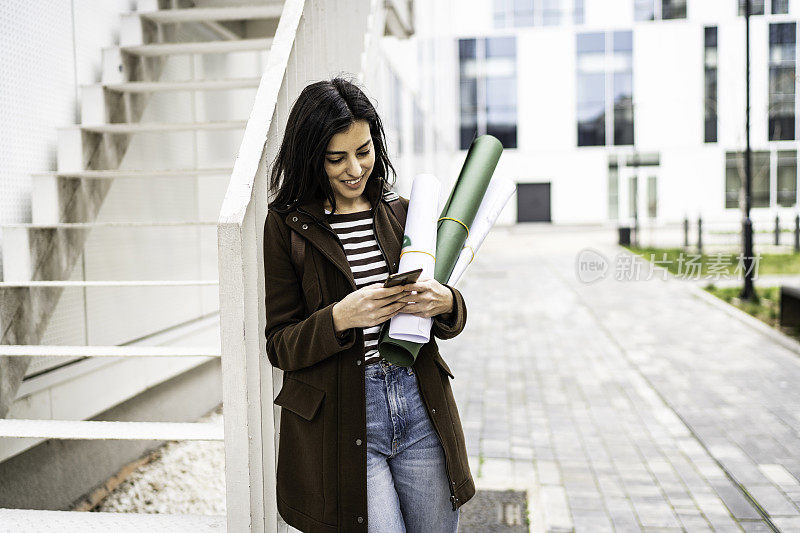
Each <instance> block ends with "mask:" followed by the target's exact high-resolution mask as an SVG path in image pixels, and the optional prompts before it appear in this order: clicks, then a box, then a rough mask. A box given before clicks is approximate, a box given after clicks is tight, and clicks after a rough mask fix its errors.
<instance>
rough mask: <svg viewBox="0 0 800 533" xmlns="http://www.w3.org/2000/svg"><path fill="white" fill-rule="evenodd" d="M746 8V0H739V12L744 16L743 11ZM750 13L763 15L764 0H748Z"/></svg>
mask: <svg viewBox="0 0 800 533" xmlns="http://www.w3.org/2000/svg"><path fill="white" fill-rule="evenodd" d="M746 8H747V0H739V14H740V15H742V16H744V11H745V9H746ZM750 14H751V15H763V14H764V0H750Z"/></svg>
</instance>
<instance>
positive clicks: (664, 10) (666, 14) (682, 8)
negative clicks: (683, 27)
mask: <svg viewBox="0 0 800 533" xmlns="http://www.w3.org/2000/svg"><path fill="white" fill-rule="evenodd" d="M661 18H662V19H664V20H669V19H685V18H686V0H662V1H661Z"/></svg>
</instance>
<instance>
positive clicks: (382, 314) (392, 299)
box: [333, 283, 411, 333]
mask: <svg viewBox="0 0 800 533" xmlns="http://www.w3.org/2000/svg"><path fill="white" fill-rule="evenodd" d="M410 294H411V293H410V292H408V291H404V290H403V286H402V285H399V286H397V287H390V288H388V289H386V288H384V287H383V284H382V283H374V284H372V285H367V286H366V287H361V288H360V289H358V290H356V291H353V292H351V293H350V294H348V295H347V296H345V297H344V298H343V299H342V300H340V301H338V302H336V304H335V305H334V306H333V328H334V329H335V330H336V333H341V332H342V331H344V330H346V329H350V328H367V327H371V326H377V325H378V324H381V323H383V322H385V321H386V320H389V319H390V318H392V317H394V316H395V315H397V314H398V313H400V312H402V309H403V307H405V306H406V303H407V301H406V300H405V297H407V296H408V295H410Z"/></svg>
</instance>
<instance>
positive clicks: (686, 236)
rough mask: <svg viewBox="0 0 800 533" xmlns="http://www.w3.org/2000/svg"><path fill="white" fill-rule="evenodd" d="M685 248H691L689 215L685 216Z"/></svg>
mask: <svg viewBox="0 0 800 533" xmlns="http://www.w3.org/2000/svg"><path fill="white" fill-rule="evenodd" d="M683 249H684V250H689V217H687V216H685V217H683Z"/></svg>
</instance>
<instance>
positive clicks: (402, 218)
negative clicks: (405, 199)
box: [383, 191, 408, 227]
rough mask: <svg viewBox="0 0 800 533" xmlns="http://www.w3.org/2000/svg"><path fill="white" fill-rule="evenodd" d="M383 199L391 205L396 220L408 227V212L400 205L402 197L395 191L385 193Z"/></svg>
mask: <svg viewBox="0 0 800 533" xmlns="http://www.w3.org/2000/svg"><path fill="white" fill-rule="evenodd" d="M383 199H384V200H386V203H387V204H389V207H390V208H391V209H392V213H394V218H396V219H397V220H398V221H399V222H400V224H401V225H402V226H403V227H405V225H406V215H407V214H408V213H406V210H405V209H403V205H402V204H401V203H400V195H398V194H397V193H396V192H394V191H386V192H384V193H383Z"/></svg>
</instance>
